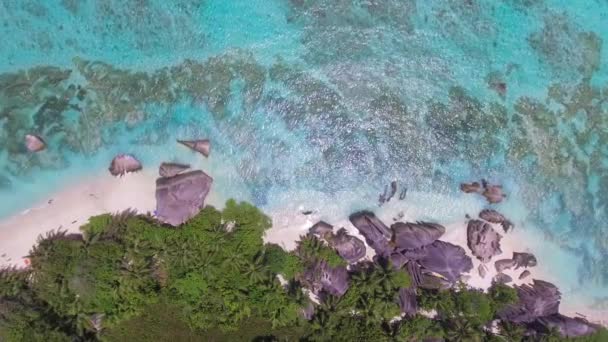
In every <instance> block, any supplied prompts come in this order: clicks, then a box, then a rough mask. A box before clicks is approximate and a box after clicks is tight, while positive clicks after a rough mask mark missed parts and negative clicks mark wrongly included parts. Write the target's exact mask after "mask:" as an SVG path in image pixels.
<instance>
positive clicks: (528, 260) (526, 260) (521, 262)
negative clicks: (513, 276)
mask: <svg viewBox="0 0 608 342" xmlns="http://www.w3.org/2000/svg"><path fill="white" fill-rule="evenodd" d="M513 262H514V264H515V269H518V268H520V267H534V266H536V265H537V264H538V262H537V261H536V257H535V256H534V254H532V253H517V252H513Z"/></svg>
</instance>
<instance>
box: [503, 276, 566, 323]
mask: <svg viewBox="0 0 608 342" xmlns="http://www.w3.org/2000/svg"><path fill="white" fill-rule="evenodd" d="M515 288H516V289H517V295H518V297H519V301H518V302H517V303H516V304H513V305H509V306H507V307H506V308H505V309H503V310H502V311H501V312H499V314H498V315H499V317H500V318H501V319H503V320H505V321H509V322H514V323H531V322H533V321H534V320H536V319H537V318H539V317H545V316H550V315H554V314H557V313H558V311H559V302H560V300H561V293H560V292H559V290H558V289H557V287H556V286H555V285H553V284H551V283H549V282H546V281H543V280H537V279H534V280H533V283H532V285H528V284H524V285H521V286H516V287H515Z"/></svg>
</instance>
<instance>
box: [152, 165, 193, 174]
mask: <svg viewBox="0 0 608 342" xmlns="http://www.w3.org/2000/svg"><path fill="white" fill-rule="evenodd" d="M189 168H190V165H188V164H180V163H161V164H160V167H159V168H158V174H159V175H160V176H161V177H173V176H177V175H178V174H180V173H182V172H184V171H186V170H188V169H189Z"/></svg>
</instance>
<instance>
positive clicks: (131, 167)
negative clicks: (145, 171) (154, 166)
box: [108, 154, 142, 176]
mask: <svg viewBox="0 0 608 342" xmlns="http://www.w3.org/2000/svg"><path fill="white" fill-rule="evenodd" d="M141 168H142V166H141V163H140V162H139V160H137V158H135V156H133V155H131V154H119V155H117V156H116V157H114V159H112V163H111V164H110V167H109V168H108V171H110V174H112V176H122V175H124V174H126V173H129V172H136V171H139V170H141Z"/></svg>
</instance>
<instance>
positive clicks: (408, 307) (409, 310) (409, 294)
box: [399, 288, 418, 316]
mask: <svg viewBox="0 0 608 342" xmlns="http://www.w3.org/2000/svg"><path fill="white" fill-rule="evenodd" d="M399 308H401V313H403V314H406V315H408V316H414V315H415V314H416V312H417V311H418V301H417V300H416V290H415V289H413V288H401V289H399Z"/></svg>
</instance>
